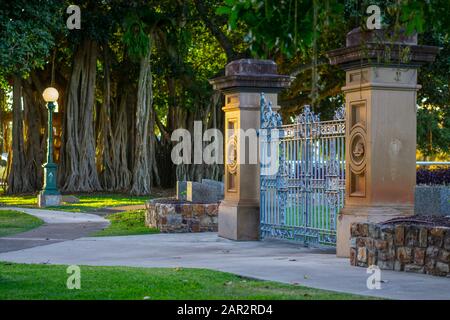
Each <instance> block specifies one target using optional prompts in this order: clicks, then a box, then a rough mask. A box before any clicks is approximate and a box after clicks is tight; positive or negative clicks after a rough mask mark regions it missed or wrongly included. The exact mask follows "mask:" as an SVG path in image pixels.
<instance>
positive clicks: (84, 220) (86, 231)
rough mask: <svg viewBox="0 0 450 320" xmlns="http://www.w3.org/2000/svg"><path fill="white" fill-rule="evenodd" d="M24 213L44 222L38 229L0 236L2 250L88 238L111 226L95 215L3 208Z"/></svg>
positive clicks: (14, 249)
mask: <svg viewBox="0 0 450 320" xmlns="http://www.w3.org/2000/svg"><path fill="white" fill-rule="evenodd" d="M0 209H2V210H14V211H19V212H24V213H27V214H30V215H33V216H35V217H38V218H40V219H41V220H43V221H44V224H43V225H42V226H40V227H38V228H35V229H32V230H29V231H26V232H23V233H19V234H15V235H11V236H7V237H2V238H0V252H9V251H17V250H23V249H27V248H33V247H37V246H43V245H48V244H53V243H58V242H62V241H67V240H74V239H77V238H81V237H86V236H89V235H90V234H92V233H93V232H95V231H98V230H101V229H103V228H105V227H107V226H108V224H109V221H108V220H106V219H104V218H102V217H99V216H97V215H95V214H88V213H79V212H64V211H53V210H41V209H28V208H13V207H1V208H0Z"/></svg>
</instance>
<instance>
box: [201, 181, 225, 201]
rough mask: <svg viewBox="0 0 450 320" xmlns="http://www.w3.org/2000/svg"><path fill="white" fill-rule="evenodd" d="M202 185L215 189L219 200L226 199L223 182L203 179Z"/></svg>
mask: <svg viewBox="0 0 450 320" xmlns="http://www.w3.org/2000/svg"><path fill="white" fill-rule="evenodd" d="M202 184H203V185H205V186H207V187H208V188H211V189H214V192H215V195H216V196H217V198H218V199H219V200H222V199H223V198H224V184H223V182H222V181H217V180H212V179H202Z"/></svg>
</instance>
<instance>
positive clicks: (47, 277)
mask: <svg viewBox="0 0 450 320" xmlns="http://www.w3.org/2000/svg"><path fill="white" fill-rule="evenodd" d="M66 268H67V266H62V265H39V264H33V265H25V264H11V263H2V262H0V300H5V299H52V300H53V299H55V300H61V299H111V300H115V299H134V300H142V299H144V298H146V299H153V300H166V299H170V300H178V299H192V300H210V299H300V300H319V299H320V300H323V299H368V297H361V296H356V295H351V294H345V293H337V292H330V291H324V290H318V289H312V288H306V287H303V286H299V285H287V284H281V283H275V282H267V281H258V280H252V279H247V278H242V277H239V276H236V275H232V274H229V273H223V272H217V271H212V270H204V269H184V268H172V269H168V268H164V269H162V268H130V267H90V266H81V289H79V290H76V289H73V290H69V289H67V287H66V281H67V278H68V276H69V275H68V274H67V273H66Z"/></svg>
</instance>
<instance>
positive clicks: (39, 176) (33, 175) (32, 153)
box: [23, 80, 47, 191]
mask: <svg viewBox="0 0 450 320" xmlns="http://www.w3.org/2000/svg"><path fill="white" fill-rule="evenodd" d="M23 93H24V94H23V105H24V107H23V110H24V123H25V137H26V140H25V160H26V173H27V175H28V178H29V180H30V183H31V185H32V187H33V191H39V190H41V189H42V186H43V183H44V181H43V178H44V170H43V168H42V165H43V163H44V161H45V152H46V145H47V144H46V143H45V135H44V134H41V128H43V127H45V125H43V115H42V113H45V111H46V110H44V108H43V105H44V101H43V99H42V98H40V97H41V95H40V94H39V92H35V91H34V90H33V89H32V87H31V81H30V80H28V81H24V82H23Z"/></svg>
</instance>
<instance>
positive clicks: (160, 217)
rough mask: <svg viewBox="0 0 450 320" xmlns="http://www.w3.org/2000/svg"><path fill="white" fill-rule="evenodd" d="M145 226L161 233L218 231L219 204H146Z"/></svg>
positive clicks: (162, 202) (173, 202) (153, 202)
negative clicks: (156, 229)
mask: <svg viewBox="0 0 450 320" xmlns="http://www.w3.org/2000/svg"><path fill="white" fill-rule="evenodd" d="M146 208H147V212H146V214H145V225H146V226H148V227H151V228H158V229H159V231H160V232H165V233H176V232H206V231H211V232H212V231H213V232H215V231H217V221H218V218H217V215H218V212H219V203H207V204H196V203H189V202H180V201H166V200H164V201H161V200H158V199H154V200H151V201H149V202H147V203H146Z"/></svg>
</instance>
